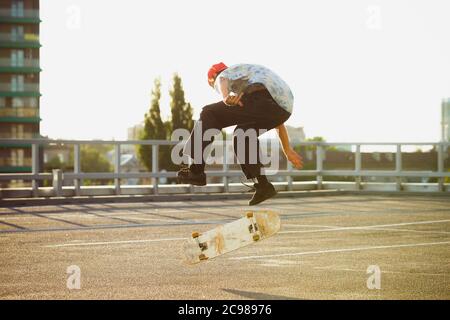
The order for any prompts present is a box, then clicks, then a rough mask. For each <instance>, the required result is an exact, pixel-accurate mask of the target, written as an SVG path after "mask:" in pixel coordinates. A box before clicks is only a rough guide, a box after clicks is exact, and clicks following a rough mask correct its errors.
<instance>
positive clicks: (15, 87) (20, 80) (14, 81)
mask: <svg viewBox="0 0 450 320" xmlns="http://www.w3.org/2000/svg"><path fill="white" fill-rule="evenodd" d="M24 79H25V77H24V76H23V75H14V76H12V77H11V91H24V88H25V80H24Z"/></svg>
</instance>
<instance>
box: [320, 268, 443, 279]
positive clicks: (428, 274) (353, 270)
mask: <svg viewBox="0 0 450 320" xmlns="http://www.w3.org/2000/svg"><path fill="white" fill-rule="evenodd" d="M313 269H323V270H332V271H350V272H361V273H366V270H358V269H350V268H333V267H313ZM381 273H390V274H405V275H411V276H438V277H446V276H447V274H446V273H426V272H402V271H384V270H381Z"/></svg>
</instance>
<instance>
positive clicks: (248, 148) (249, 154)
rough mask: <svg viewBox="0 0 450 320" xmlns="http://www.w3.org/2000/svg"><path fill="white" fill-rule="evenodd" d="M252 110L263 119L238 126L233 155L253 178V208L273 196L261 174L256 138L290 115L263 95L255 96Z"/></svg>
mask: <svg viewBox="0 0 450 320" xmlns="http://www.w3.org/2000/svg"><path fill="white" fill-rule="evenodd" d="M251 100H252V101H251V102H252V103H251V104H250V106H251V110H249V111H252V110H253V112H254V113H255V114H258V115H261V114H262V115H265V117H264V118H260V117H255V118H254V120H253V121H251V122H248V123H242V122H241V123H240V124H239V125H238V126H237V127H236V129H235V132H234V137H233V142H234V152H235V154H236V157H237V158H238V160H239V163H240V164H241V168H242V171H243V172H244V174H245V176H246V177H247V179H255V178H256V180H257V181H258V182H257V183H255V185H254V187H255V193H254V195H253V198H252V199H251V200H250V202H249V205H255V204H258V203H261V202H262V201H264V200H267V199H269V198H271V197H273V196H274V195H276V191H275V188H274V187H273V185H272V184H271V183H270V182H269V181H268V180H267V177H266V176H265V175H264V174H263V173H262V172H261V169H262V168H263V165H262V164H261V160H260V148H259V139H258V137H259V135H261V134H262V133H264V132H266V131H269V130H271V129H273V128H275V127H277V126H279V125H280V124H282V123H284V122H285V121H286V120H287V119H288V118H289V116H290V114H289V113H287V112H286V111H284V110H283V109H282V108H281V107H279V106H278V105H277V104H276V102H275V101H274V100H273V99H272V97H271V96H270V94H269V95H268V94H267V93H266V92H263V93H260V94H257V95H254V96H253V97H252V99H251Z"/></svg>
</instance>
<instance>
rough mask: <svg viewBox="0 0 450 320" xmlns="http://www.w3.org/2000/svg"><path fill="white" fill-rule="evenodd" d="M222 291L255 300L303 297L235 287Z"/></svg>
mask: <svg viewBox="0 0 450 320" xmlns="http://www.w3.org/2000/svg"><path fill="white" fill-rule="evenodd" d="M222 291H225V292H227V293H232V294H235V295H238V296H241V297H244V298H248V299H255V300H302V299H297V298H292V297H286V296H277V295H272V294H266V293H259V292H251V291H241V290H234V289H222Z"/></svg>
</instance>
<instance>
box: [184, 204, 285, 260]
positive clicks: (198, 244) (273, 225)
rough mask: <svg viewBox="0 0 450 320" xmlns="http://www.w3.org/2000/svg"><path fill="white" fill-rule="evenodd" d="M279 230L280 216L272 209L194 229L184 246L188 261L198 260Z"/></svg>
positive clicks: (227, 250)
mask: <svg viewBox="0 0 450 320" xmlns="http://www.w3.org/2000/svg"><path fill="white" fill-rule="evenodd" d="M278 230H280V217H279V216H278V214H277V213H275V212H273V211H269V210H257V211H247V212H246V214H245V216H244V217H242V218H240V219H238V220H235V221H233V222H230V223H227V224H224V225H221V226H218V227H216V228H214V229H212V230H209V231H206V232H204V233H199V232H193V233H192V237H191V238H189V239H188V240H187V241H186V242H185V243H184V246H183V249H184V255H185V261H186V262H187V263H189V264H195V263H199V262H202V261H206V260H208V259H213V258H215V257H217V256H220V255H222V254H225V253H228V252H230V251H233V250H236V249H239V248H241V247H244V246H247V245H249V244H252V243H255V242H257V241H260V240H263V239H265V238H268V237H270V236H272V235H274V234H275V233H277V232H278Z"/></svg>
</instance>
